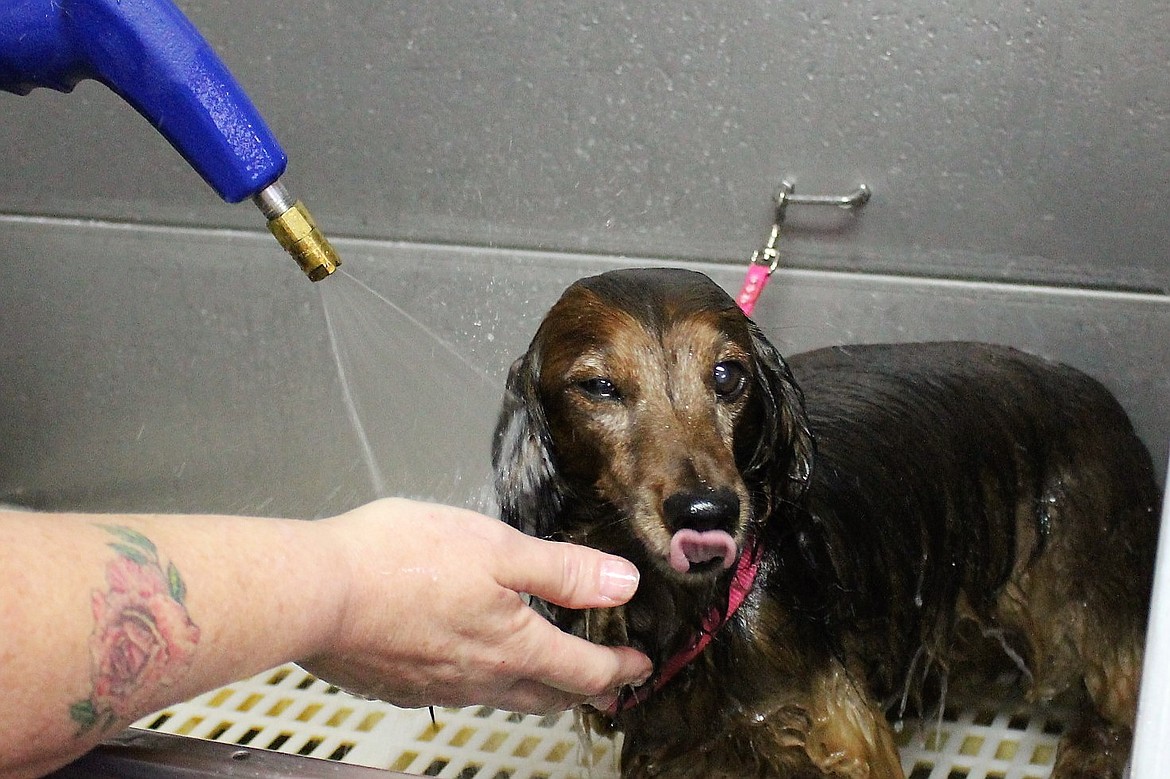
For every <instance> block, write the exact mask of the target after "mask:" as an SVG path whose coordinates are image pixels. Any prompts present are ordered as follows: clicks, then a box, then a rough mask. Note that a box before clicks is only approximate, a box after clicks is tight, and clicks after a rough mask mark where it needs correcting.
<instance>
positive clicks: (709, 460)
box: [493, 269, 1159, 779]
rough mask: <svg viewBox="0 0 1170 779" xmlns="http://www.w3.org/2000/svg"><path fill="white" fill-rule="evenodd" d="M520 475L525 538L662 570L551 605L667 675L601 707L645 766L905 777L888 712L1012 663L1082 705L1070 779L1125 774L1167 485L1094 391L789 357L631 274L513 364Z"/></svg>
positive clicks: (689, 299)
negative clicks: (596, 595)
mask: <svg viewBox="0 0 1170 779" xmlns="http://www.w3.org/2000/svg"><path fill="white" fill-rule="evenodd" d="M493 462H494V466H495V469H496V474H497V477H496V478H497V491H498V497H499V502H500V506H501V511H502V514H503V516H504V518H505V519H506V520H507V521H509V522H510V523H512V524H514V525H516V526H518V527H520V528H521V529H523V530H525V531H526V532H528V533H531V534H534V535H537V536H541V537H545V538H552V539H559V540H564V541H571V542H576V543H582V544H587V545H590V546H594V547H597V548H600V549H603V550H606V551H608V552H613V553H616V554H619V555H622V556H624V557H626V558H627V559H629V560H631V561H633V562H634V563H635V564H636V565H637V566H638V567H639V569H640V570H641V573H642V580H641V584H640V586H639V589H638V592H637V594H636V595H635V597H634V598H633V600H631V601H630V602H629V603H628V604H627V605H625V606H623V607H621V608H615V609H609V610H593V611H586V612H574V611H570V610H566V609H561V608H558V607H555V606H551V605H549V606H546V608H547V613H548V614H549V616H550V618H551V619H553V620H554V621H555V622H556V623H557V624H558V625H560V626H561V627H563V628H565V629H567V630H570V631H572V632H574V633H576V634H578V635H583V636H585V637H587V638H589V639H590V640H592V641H595V642H599V643H603V644H611V645H630V646H634V647H637V648H638V649H640V650H642V651H643V652H645V653H646V654H648V655H649V656H650V658H651V659H652V660H653V661H654V663H655V668H656V672H655V676H654V677H652V678H651V679H650V680H649V681H648V682H647V683H646V684H645V685H644V686H643V687H641V688H639V689H637V690H629V691H627V692H626V694H625V695H624V697H623V698H622V700H620V701H619V704H618V705H617V706H616V707H615V708H614V709H613V710H611V711H609V712H604V713H602V712H598V713H596V717H597V718H598V719H600V720H603V721H605V722H608V723H611V724H612V725H613V726H614V727H615V728H616V729H618V730H620V731H622V732H623V733H624V739H625V740H624V745H623V749H622V771H623V774H624V775H625V776H627V777H644V776H671V777H705V778H707V777H737V778H738V777H749V776H775V777H801V778H804V777H849V778H850V779H860V778H861V777H872V778H874V779H891V778H894V777H902V776H903V773H902V769H901V767H900V764H899V759H898V754H897V749H896V747H895V745H894V741H893V736H892V730H891V726H890V724H889V722H888V720H887V717H886V714H887V712H890V711H891V710H894V713H898V712H900V711H901V710H902V709H905V708H906V706H907V705H908V702H909V703H910V704H915V703H918V704H920V705H921V706H922V707H926V706H928V705H930V700H928V699H930V698H932V696H933V698H934V699H937V697H938V693H939V692H940V691H941V690H943V689H945V686H946V684H947V682H948V681H950V680H953V679H955V678H957V677H958V676H960V675H962V674H964V673H965V672H966V671H967V670H973V671H978V670H981V669H983V668H985V667H986V668H991V667H993V666H995V665H997V664H998V662H997V661H1006V660H1009V659H1010V660H1012V661H1013V662H1014V663H1015V664H1016V665H1018V666H1020V668H1021V669H1022V671H1023V672H1022V674H1021V679H1022V680H1023V681H1025V682H1027V683H1028V684H1029V689H1030V694H1031V695H1032V696H1033V697H1034V698H1036V699H1050V698H1053V697H1054V696H1057V695H1060V694H1065V695H1066V696H1070V697H1071V698H1073V699H1074V700H1075V701H1076V705H1077V706H1078V708H1079V711H1080V715H1079V717H1078V718H1077V720H1076V721H1075V723H1074V724H1073V725H1072V726H1071V727H1070V729H1069V731H1068V732H1067V733H1066V734H1065V735H1064V737H1063V740H1062V743H1061V746H1060V749H1059V751H1058V756H1057V766H1056V768H1055V770H1054V774H1053V776H1055V777H1058V778H1060V779H1071V777H1120V776H1121V773H1122V771H1123V767H1124V765H1125V762H1126V757H1127V754H1128V751H1129V741H1130V738H1131V735H1130V728H1131V727H1132V724H1133V720H1134V714H1135V708H1136V699H1137V690H1138V677H1139V674H1140V670H1141V658H1142V642H1143V638H1144V626H1145V620H1146V611H1147V606H1148V595H1149V590H1150V586H1151V578H1152V568H1153V553H1154V548H1155V540H1156V519H1155V506H1156V504H1157V502H1158V500H1159V494H1158V488H1157V484H1156V481H1155V477H1154V474H1153V468H1152V465H1151V461H1150V457H1149V454H1148V452H1147V451H1146V449H1145V448H1144V446H1143V445H1142V443H1141V442H1140V441H1139V440H1138V438H1137V437H1136V435H1135V434H1134V432H1133V429H1132V427H1131V425H1130V422H1129V420H1128V419H1127V418H1126V415H1125V413H1124V412H1123V411H1122V409H1121V408H1120V407H1119V405H1118V403H1117V402H1116V401H1115V400H1114V399H1113V397H1112V396H1111V395H1110V394H1109V393H1108V392H1107V391H1106V390H1105V389H1104V388H1103V387H1102V386H1101V385H1100V384H1098V383H1097V382H1096V381H1094V380H1092V379H1090V378H1088V377H1087V376H1085V375H1083V374H1081V373H1079V372H1077V371H1075V370H1073V369H1071V368H1068V367H1065V366H1062V365H1058V364H1055V363H1051V362H1048V361H1045V360H1042V359H1039V358H1036V357H1032V356H1029V355H1027V354H1024V353H1022V352H1019V351H1016V350H1013V349H1010V348H1006V347H998V346H991V345H985V344H974V343H925V344H906V345H872V346H852V347H838V348H831V349H823V350H819V351H814V352H810V353H807V354H802V355H797V356H795V357H792V358H791V359H790V363H786V361H785V360H784V359H783V358H782V357H781V355H780V354H779V353H778V352H777V350H776V349H775V348H774V347H773V346H772V345H771V344H770V343H769V342H768V340H767V339H766V338H765V337H764V335H763V334H762V333H761V332H760V330H759V329H758V328H757V326H756V325H755V324H754V323H753V322H751V321H750V320H749V319H748V318H747V317H745V316H744V315H743V314H742V313H741V312H740V311H739V309H738V308H736V306H735V303H734V301H733V300H732V299H731V298H730V297H729V296H728V295H727V294H726V293H725V292H724V291H723V290H722V289H721V288H719V287H718V286H717V285H715V284H714V283H713V282H712V281H711V280H710V279H708V278H707V277H706V276H704V275H702V274H698V273H693V272H688V271H681V270H661V269H659V270H629V271H616V272H611V273H606V274H602V275H600V276H595V277H592V278H588V279H584V280H582V281H579V282H577V283H576V284H574V285H572V286H571V287H570V288H569V289H568V290H567V291H566V292H565V293H564V295H563V297H562V298H561V299H560V301H559V302H557V303H556V304H555V305H554V306H553V308H552V309H551V310H550V311H549V313H548V315H547V316H546V317H545V319H544V321H543V322H542V323H541V325H540V327H539V330H538V331H537V333H536V335H535V337H534V339H533V341H532V344H531V346H530V348H529V349H528V351H527V352H526V353H525V354H524V355H523V356H522V357H521V358H520V359H519V360H517V361H516V363H515V364H514V365H513V366H512V369H511V372H510V375H509V377H508V383H507V391H506V393H505V400H504V407H503V411H502V413H501V417H500V421H499V426H498V428H497V433H496V439H495V442H494V446H493ZM952 689H954V688H953V686H952ZM908 699H909V700H908ZM920 710H924V709H920Z"/></svg>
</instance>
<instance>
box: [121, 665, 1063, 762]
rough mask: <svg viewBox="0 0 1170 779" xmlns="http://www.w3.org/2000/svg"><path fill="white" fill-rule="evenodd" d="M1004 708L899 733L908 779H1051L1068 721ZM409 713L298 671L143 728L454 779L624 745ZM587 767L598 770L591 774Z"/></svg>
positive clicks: (454, 715)
mask: <svg viewBox="0 0 1170 779" xmlns="http://www.w3.org/2000/svg"><path fill="white" fill-rule="evenodd" d="M1002 700H1003V701H1005V702H1004V703H1001V705H1000V706H999V707H997V708H980V707H973V708H965V709H961V710H958V711H955V712H952V711H950V710H948V711H947V712H946V713H944V716H943V718H942V719H941V720H937V721H936V720H931V721H929V722H918V721H910V720H908V721H907V722H906V723H905V725H904V727H903V728H902V730H901V732H900V733H899V734H898V740H899V742H900V743H899V746H900V748H901V750H902V764H903V767H904V769H905V772H906V776H907V778H908V779H1048V776H1049V774H1050V773H1051V770H1052V764H1053V762H1054V760H1055V756H1056V742H1057V739H1058V738H1059V736H1060V733H1061V731H1062V730H1063V726H1064V725H1063V719H1062V717H1061V716H1060V714H1059V712H1056V711H1053V710H1048V709H1044V708H1034V707H1029V706H1028V705H1026V704H1024V703H1022V702H1021V701H1020V700H1019V699H1018V698H1016V697H1013V696H1011V695H1009V694H1007V693H1006V692H1005V693H1004V696H1003V697H1002ZM435 717H436V724H434V725H432V724H431V719H430V714H429V713H428V712H427V710H426V709H421V710H415V709H400V708H397V707H394V706H390V705H388V704H385V703H380V702H376V701H367V700H364V699H361V698H354V697H352V696H350V695H347V694H346V693H344V692H341V691H340V690H338V689H337V688H336V687H331V686H329V685H327V684H325V683H324V682H322V681H320V680H318V679H316V678H314V677H313V676H310V675H309V674H307V673H306V672H304V671H303V670H301V669H300V668H298V667H296V666H294V665H286V666H281V667H280V668H276V669H273V670H271V671H268V672H266V673H262V674H259V675H257V676H255V677H253V678H251V679H247V680H245V681H242V682H239V683H238V684H232V685H228V686H227V687H223V688H221V689H219V690H215V691H213V692H209V693H207V694H206V695H202V696H200V697H198V698H195V699H194V700H192V701H189V702H187V703H183V704H180V705H178V706H173V707H171V708H168V709H165V710H163V711H161V712H158V713H157V714H154V715H151V716H150V717H146V718H144V719H142V720H140V721H139V722H138V723H136V724H135V726H136V727H139V728H145V729H147V730H155V731H159V732H163V733H175V734H180V735H186V736H192V737H196V738H204V739H210V740H213V741H220V742H226V743H230V744H238V745H241V746H248V747H252V748H257V749H270V750H276V751H280V752H286V753H292V754H299V755H306V756H312V757H317V758H324V759H327V760H337V761H341V762H344V763H352V764H355V765H364V766H370V767H374V768H387V769H391V770H394V771H400V772H403V773H408V774H414V775H418V776H436V777H449V778H452V779H455V778H457V779H570V778H572V777H580V778H581V779H612V777H616V776H617V775H618V771H617V758H616V751H615V746H614V744H613V742H611V741H609V740H607V739H602V738H595V739H594V740H593V742H592V744H591V745H590V746H589V751H590V752H591V755H592V759H591V761H587V760H586V756H585V755H583V752H582V750H583V749H584V748H585V747H583V746H582V743H581V740H580V739H579V738H578V736H577V730H576V728H575V724H574V718H573V715H572V714H571V713H567V712H566V713H564V714H560V715H556V716H552V717H543V718H541V717H534V716H521V715H518V714H510V713H508V712H502V711H496V710H494V709H488V708H483V707H472V708H466V709H436V710H435ZM587 762H591V763H592V768H588V767H586V764H587Z"/></svg>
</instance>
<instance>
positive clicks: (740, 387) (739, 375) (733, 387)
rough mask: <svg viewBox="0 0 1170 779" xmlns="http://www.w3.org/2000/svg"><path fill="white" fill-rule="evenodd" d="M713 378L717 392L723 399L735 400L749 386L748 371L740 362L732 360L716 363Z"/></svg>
mask: <svg viewBox="0 0 1170 779" xmlns="http://www.w3.org/2000/svg"><path fill="white" fill-rule="evenodd" d="M712 379H713V380H714V382H715V394H716V395H718V396H719V398H720V399H721V400H735V399H736V398H738V397H739V396H740V395H741V394H743V391H744V388H745V387H747V371H746V370H745V369H744V367H743V366H742V365H740V364H739V363H737V362H732V361H730V360H728V361H727V362H721V363H716V365H715V370H714V371H712Z"/></svg>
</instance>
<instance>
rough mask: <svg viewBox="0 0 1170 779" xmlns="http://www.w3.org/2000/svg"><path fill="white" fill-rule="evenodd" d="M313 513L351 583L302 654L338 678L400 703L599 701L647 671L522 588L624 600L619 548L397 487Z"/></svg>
mask: <svg viewBox="0 0 1170 779" xmlns="http://www.w3.org/2000/svg"><path fill="white" fill-rule="evenodd" d="M319 524H321V525H322V526H323V527H324V528H327V529H328V530H329V531H330V532H331V535H332V538H333V539H334V540H335V541H336V542H337V543H338V544H339V546H340V549H341V550H342V558H341V559H342V560H344V561H345V562H344V565H345V567H344V569H342V570H339V571H338V576H345V577H348V579H349V582H348V586H347V592H348V596H347V597H346V601H345V604H344V606H343V608H342V610H341V611H340V612H339V614H338V615H337V619H338V622H337V629H336V631H335V634H334V638H333V639H332V640H331V641H330V642H329V645H328V646H326V647H324V648H323V651H321V652H320V653H319V654H317V655H315V656H314V657H312V658H309V659H306V660H305V661H304V662H303V663H302V665H303V666H304V667H305V668H306V669H307V670H309V671H310V672H311V673H314V674H316V675H317V676H320V677H321V678H323V679H325V680H327V681H329V682H331V683H333V684H336V685H337V686H339V687H341V688H343V689H346V690H348V691H350V692H353V693H356V694H359V695H364V696H368V697H374V698H380V699H382V700H386V701H389V702H391V703H394V704H397V705H400V706H424V705H442V706H465V705H471V704H481V705H487V706H492V707H494V708H500V709H506V710H509V711H520V712H531V713H548V712H552V711H560V710H563V709H566V708H569V707H571V706H573V705H575V704H579V703H592V704H593V705H595V706H597V707H598V708H600V709H602V710H605V709H606V708H607V707H608V705H609V704H610V703H611V702H612V701H613V700H615V698H616V694H617V691H618V690H619V689H620V688H621V687H622V686H625V685H630V684H633V685H637V684H640V683H641V682H643V681H644V680H645V679H646V677H648V676H649V675H650V673H651V671H652V667H651V664H650V661H649V659H648V658H647V657H646V656H645V655H643V654H641V653H640V652H637V651H636V650H634V649H631V648H629V647H604V646H599V645H596V644H592V643H589V642H588V641H585V640H584V639H580V638H576V637H574V636H570V635H568V634H566V633H563V632H562V631H560V630H558V629H557V628H556V627H554V626H553V625H552V624H551V623H549V622H547V621H546V620H545V619H544V618H542V617H541V616H540V615H538V614H537V613H536V612H535V611H534V610H533V609H531V608H530V607H529V606H528V605H526V604H525V603H524V601H523V600H522V598H521V596H520V593H522V592H525V593H530V594H532V595H536V596H538V597H540V598H543V599H545V600H547V601H550V602H553V603H556V604H558V605H561V606H566V607H570V608H598V607H607V606H616V605H620V604H621V603H624V602H625V601H627V600H628V599H629V598H630V597H631V596H632V595H633V593H634V590H635V589H636V588H637V583H638V574H637V570H636V569H635V568H634V567H633V566H632V565H631V564H630V563H628V562H626V561H625V560H622V559H621V558H617V557H614V556H612V555H607V554H604V553H602V552H598V551H596V550H594V549H589V548H586V547H581V546H573V545H570V544H563V543H554V542H551V541H542V540H539V539H535V538H531V537H529V536H526V535H524V534H522V533H520V532H519V531H517V530H515V529H513V528H511V527H509V526H508V525H505V524H504V523H502V522H499V521H497V520H494V519H490V518H488V517H485V516H483V515H480V514H476V513H474V512H470V511H464V510H462V509H456V508H452V507H449V506H441V505H435V504H428V503H419V502H415V501H408V500H401V499H389V500H382V501H377V502H375V503H371V504H368V505H366V506H362V507H361V508H358V509H355V510H354V511H351V512H348V513H346V514H343V515H341V516H338V517H334V518H332V519H328V520H322V521H321V522H320V523H319Z"/></svg>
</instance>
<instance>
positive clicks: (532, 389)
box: [492, 350, 564, 538]
mask: <svg viewBox="0 0 1170 779" xmlns="http://www.w3.org/2000/svg"><path fill="white" fill-rule="evenodd" d="M539 381H540V359H539V355H538V354H537V353H536V351H535V350H529V352H528V353H527V354H525V355H524V356H523V357H521V358H519V359H518V360H516V361H515V362H514V363H512V367H511V369H510V370H509V371H508V382H507V384H506V388H505V390H504V402H503V407H502V408H501V410H500V418H499V421H498V422H497V423H496V433H495V438H494V439H493V441H492V468H493V469H494V471H495V480H496V485H495V486H496V499H497V501H498V503H499V506H500V516H501V518H502V519H503V520H504V521H505V522H507V523H508V524H509V525H512V526H513V527H515V528H518V529H520V530H522V531H524V532H525V533H528V534H529V535H533V536H536V537H538V538H546V537H548V535H549V534H550V533H551V531H552V528H553V527H555V522H556V518H557V515H558V514H559V513H560V510H561V505H562V503H563V499H564V484H563V482H562V480H561V478H560V477H559V475H558V473H557V468H556V464H555V463H554V461H553V451H552V436H551V434H550V433H549V429H548V421H547V420H546V418H545V414H544V404H543V403H542V402H541V399H540V393H539V390H538V388H539Z"/></svg>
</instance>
